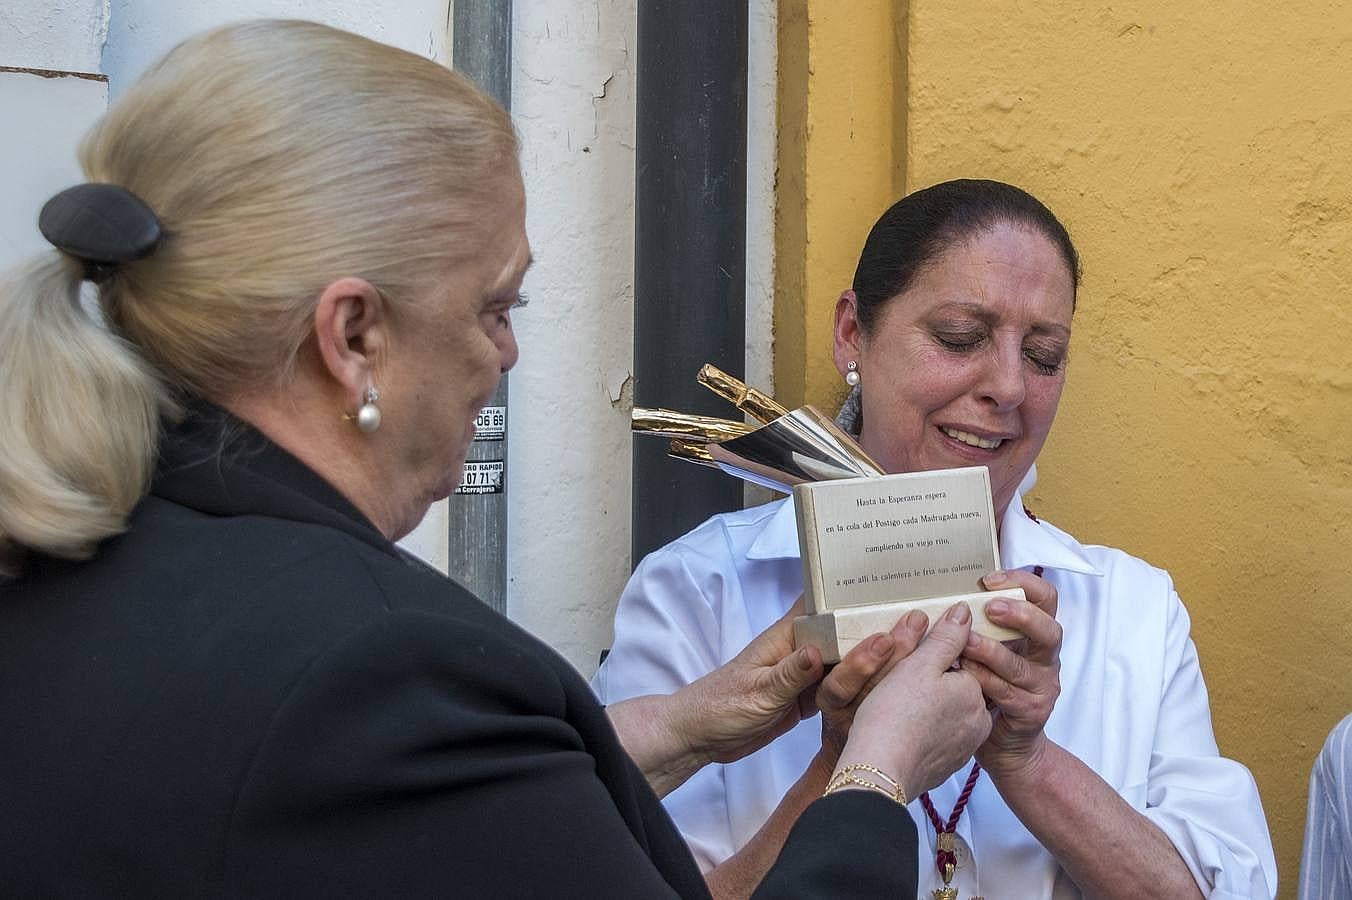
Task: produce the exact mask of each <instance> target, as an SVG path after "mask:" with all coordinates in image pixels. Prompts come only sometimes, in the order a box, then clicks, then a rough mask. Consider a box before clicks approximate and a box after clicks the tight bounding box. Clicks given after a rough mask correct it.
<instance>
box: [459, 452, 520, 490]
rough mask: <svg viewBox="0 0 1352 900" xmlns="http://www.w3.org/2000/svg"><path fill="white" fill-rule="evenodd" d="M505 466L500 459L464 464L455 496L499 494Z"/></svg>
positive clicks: (472, 461)
mask: <svg viewBox="0 0 1352 900" xmlns="http://www.w3.org/2000/svg"><path fill="white" fill-rule="evenodd" d="M506 468H507V465H506V463H504V462H503V461H502V460H500V459H480V460H471V461H469V462H466V463H465V472H464V474H463V475H462V476H461V478H460V486H459V487H458V488H456V489H455V492H456V493H457V494H501V493H502V481H503V473H504V472H505V471H506Z"/></svg>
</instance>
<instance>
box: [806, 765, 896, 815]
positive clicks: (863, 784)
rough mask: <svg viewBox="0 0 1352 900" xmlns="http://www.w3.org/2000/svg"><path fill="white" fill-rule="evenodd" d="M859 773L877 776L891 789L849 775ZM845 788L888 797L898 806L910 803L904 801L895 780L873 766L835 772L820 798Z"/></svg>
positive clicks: (857, 766)
mask: <svg viewBox="0 0 1352 900" xmlns="http://www.w3.org/2000/svg"><path fill="white" fill-rule="evenodd" d="M859 771H862V772H869V773H871V774H874V775H877V776H878V777H880V778H881V779H883V780H884V781H886V782H888V783H889V784H890V785H891V787H890V788H888V787H883V786H882V785H881V784H878V783H877V782H876V781H869V780H867V779H864V778H857V777H855V776H854V775H853V774H851V773H853V772H859ZM847 787H860V788H865V789H867V790H870V791H877V792H878V793H880V794H882V795H883V796H885V797H890V798H891V799H892V800H893V802H895V803H897V804H898V805H900V806H906V805H907V804H908V803H909V802H910V801H908V800H907V799H906V792H905V791H903V790H902V789H901V785H899V784H897V781H896V779H894V778H892V777H891V776H889V775H887V774H886V773H885V772H881V771H879V770H878V769H876V768H874V767H873V766H868V765H864V764H862V763H860V764H856V765H852V766H846V767H845V768H843V769H841V770H840V771H839V772H837V773H836V774H835V775H833V776H831V780H830V781H829V782H828V783H827V785H826V790H825V791H823V792H822V796H823V797H825V796H827V795H829V794H834V793H835V792H836V791H839V790H842V789H845V788H847Z"/></svg>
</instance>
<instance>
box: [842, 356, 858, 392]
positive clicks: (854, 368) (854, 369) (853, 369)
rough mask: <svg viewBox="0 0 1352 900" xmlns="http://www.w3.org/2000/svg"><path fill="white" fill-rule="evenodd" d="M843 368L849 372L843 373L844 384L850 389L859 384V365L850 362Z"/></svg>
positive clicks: (852, 361)
mask: <svg viewBox="0 0 1352 900" xmlns="http://www.w3.org/2000/svg"><path fill="white" fill-rule="evenodd" d="M845 368H846V369H848V370H849V371H848V372H846V373H845V383H846V384H848V385H849V386H850V387H854V386H855V385H857V384H859V363H857V362H855V361H854V360H850V361H849V362H848V363H846V364H845Z"/></svg>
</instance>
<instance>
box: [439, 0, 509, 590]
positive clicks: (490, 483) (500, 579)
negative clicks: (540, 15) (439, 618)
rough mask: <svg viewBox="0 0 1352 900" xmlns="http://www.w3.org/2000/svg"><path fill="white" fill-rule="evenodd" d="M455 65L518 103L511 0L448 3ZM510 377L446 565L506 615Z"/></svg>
mask: <svg viewBox="0 0 1352 900" xmlns="http://www.w3.org/2000/svg"><path fill="white" fill-rule="evenodd" d="M450 3H451V9H450V11H449V12H450V16H451V20H452V21H451V26H452V32H451V62H452V65H453V66H454V67H455V69H456V70H457V71H459V72H463V73H464V74H465V75H466V76H468V77H469V78H470V79H471V80H472V81H474V83H475V84H477V85H479V87H480V88H482V89H483V90H484V91H485V92H486V93H488V94H489V95H491V96H492V97H493V99H495V100H497V101H498V102H499V103H501V104H502V106H503V108H505V109H511V106H512V0H450ZM507 424H508V417H507V377H506V376H503V378H502V381H501V382H499V384H498V390H497V393H495V394H494V395H493V399H492V400H490V401H488V405H487V406H486V407H484V410H483V412H482V413H480V414H479V421H478V423H477V428H476V434H475V438H474V442H473V443H472V444H471V445H470V448H469V452H468V453H467V454H466V457H465V472H464V476H463V477H462V479H461V484H460V487H458V488H456V491H455V493H454V494H452V495H451V497H450V501H449V507H450V508H449V509H448V510H447V519H448V523H449V529H448V530H449V534H448V536H447V538H448V553H447V568H448V569H449V571H450V573H451V575H452V576H454V577H455V578H457V579H458V580H459V581H460V582H461V583H462V584H464V585H465V587H467V588H469V589H470V591H472V592H473V593H474V594H475V595H476V596H477V597H478V598H479V599H480V600H482V601H484V602H485V603H487V604H488V605H489V606H491V607H493V609H495V610H497V611H498V612H500V613H504V614H505V613H506V612H507Z"/></svg>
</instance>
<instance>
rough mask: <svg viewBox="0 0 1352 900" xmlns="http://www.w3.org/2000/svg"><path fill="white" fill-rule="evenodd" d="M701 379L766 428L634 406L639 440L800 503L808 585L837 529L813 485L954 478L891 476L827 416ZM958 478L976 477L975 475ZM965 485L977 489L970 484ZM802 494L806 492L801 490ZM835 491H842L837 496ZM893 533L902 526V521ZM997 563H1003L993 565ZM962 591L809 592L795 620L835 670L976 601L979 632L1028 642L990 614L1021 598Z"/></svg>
mask: <svg viewBox="0 0 1352 900" xmlns="http://www.w3.org/2000/svg"><path fill="white" fill-rule="evenodd" d="M697 380H698V381H699V383H700V384H702V385H704V386H705V387H707V388H709V389H710V390H712V391H713V392H714V393H716V394H718V395H719V396H720V397H723V398H724V399H725V400H727V401H728V402H730V403H732V404H733V405H734V406H736V407H737V408H738V409H739V410H741V411H742V412H744V413H746V414H747V415H748V416H750V417H752V418H754V419H756V420H758V421H759V422H760V423H761V424H760V425H751V424H747V423H745V422H738V421H735V420H732V419H719V418H715V417H711V416H696V415H690V414H687V413H680V412H674V411H672V410H665V409H644V408H641V407H635V408H634V410H633V413H632V417H631V424H632V428H633V430H634V431H635V432H637V433H639V434H647V435H655V436H658V437H665V438H669V439H670V440H671V447H670V455H671V456H673V457H675V458H677V459H683V460H685V461H687V462H693V463H697V464H699V465H703V466H710V467H715V468H718V469H721V470H723V471H724V472H727V473H728V474H729V475H735V476H736V477H738V478H741V479H743V480H744V481H749V482H752V483H753V484H758V485H761V486H763V487H768V488H770V489H771V490H775V491H780V492H782V493H786V494H788V493H792V494H794V495H795V509H796V512H797V515H798V530H799V536H800V541H799V543H800V546H801V547H802V549H803V566H804V576H805V583H807V584H808V585H809V586H812V585H814V584H816V585H822V584H823V581H822V578H821V570H822V569H823V568H824V566H823V564H822V561H821V559H820V546H821V544H820V542H819V541H818V540H817V537H818V530H819V529H826V528H828V527H829V526H827V525H826V524H825V523H819V522H818V521H817V517H816V516H815V515H814V514H813V512H812V509H813V504H812V502H811V499H810V498H808V497H807V496H806V495H804V494H803V493H802V492H804V491H812V492H813V493H814V494H815V493H816V489H815V488H814V487H813V485H821V486H822V487H823V488H824V487H825V485H824V484H823V483H824V482H836V481H842V480H845V479H867V480H868V481H869V483H868V484H860V485H859V487H860V489H862V492H863V493H877V491H878V488H881V487H883V486H882V485H877V486H876V487H875V486H874V485H873V481H872V480H873V479H879V478H886V479H888V480H889V481H899V480H905V479H907V478H912V477H914V478H920V477H925V478H930V479H934V478H942V477H945V475H946V474H947V473H923V474H917V475H916V476H905V475H903V476H889V475H887V473H886V472H884V471H883V468H882V467H881V466H880V465H878V463H876V462H875V461H874V460H873V459H871V458H870V457H869V455H868V454H867V453H865V452H864V449H863V448H862V447H860V446H859V444H858V443H856V442H855V440H854V439H853V438H852V437H850V436H849V435H848V434H846V433H845V432H844V431H843V430H841V429H840V427H839V426H837V425H836V423H835V422H834V421H833V420H832V419H831V418H830V417H828V416H826V415H823V414H822V413H821V412H820V411H819V410H817V409H815V408H813V407H811V406H804V407H801V408H799V409H795V410H787V409H785V408H784V407H783V406H781V405H780V404H778V403H776V402H775V400H774V399H773V398H772V397H770V396H768V395H767V394H764V393H762V392H761V391H758V390H756V389H755V388H753V387H749V386H748V385H746V384H744V383H743V382H741V381H739V380H738V379H736V378H734V377H732V376H731V375H729V374H728V373H726V372H723V371H721V370H720V369H717V368H715V367H714V366H711V365H706V366H704V367H703V368H702V369H700V372H699V375H698V379H697ZM954 471H956V472H964V471H965V472H968V473H970V472H971V471H972V470H954ZM981 474H982V477H983V479H984V478H985V471H984V469H983V470H981ZM949 477H957V476H952V475H950V476H949ZM965 480H967V481H970V480H971V479H970V476H967V477H966V479H965ZM982 483H983V484H987V485H988V481H984V480H983V482H982ZM795 486H798V490H797V491H795ZM841 488H842V489H846V486H845V485H841ZM831 490H832V491H833V492H834V491H836V489H835V488H832V489H831ZM982 499H983V500H984V504H985V507H984V508H985V510H986V513H985V515H986V516H987V518H988V524H989V525H990V540H989V542H988V543H987V544H986V548H985V551H984V556H983V560H984V561H985V562H986V563H988V564H990V568H994V567H995V566H997V565H998V553H996V552H995V545H994V525H993V522H989V519H990V518H993V513H991V512H990V511H989V510H990V493H989V488H988V487H987V488H986V490H985V494H984V498H982ZM864 502H868V503H872V502H873V501H864ZM974 508H975V507H974ZM805 511H806V512H805ZM879 524H883V523H881V522H880V523H879ZM893 524H900V522H899V520H898V521H897V522H894V523H893ZM830 533H831V534H832V536H831V537H830V538H829V543H830V544H831V546H833V547H840V546H841V544H840V540H841V539H840V537H839V536H838V534H836V532H835V529H834V528H831V532H830ZM977 543H978V544H979V543H980V541H978V542H977ZM861 547H863V545H862V544H861ZM868 549H873V548H868ZM846 552H848V550H847V551H846ZM992 556H994V557H995V558H994V559H992V558H991V557H992ZM846 558H848V557H846V556H836V557H831V558H829V560H828V561H835V562H838V561H841V560H844V559H846ZM867 558H868V560H869V561H870V562H874V561H883V560H884V555H883V554H879V553H871V554H869V555H868V557H867ZM936 565H937V564H936ZM989 570H990V569H989V568H988V569H986V571H989ZM883 574H884V575H888V574H890V573H887V572H884V573H883ZM984 574H985V571H982V572H976V573H974V574H973V576H972V584H971V587H977V586H978V585H977V584H976V583H975V580H976V579H977V578H979V576H980V575H984ZM874 581H877V578H874ZM960 590H961V591H962V592H961V593H955V592H954V591H953V590H951V589H950V590H945V591H944V592H943V593H944V594H945V596H938V597H936V596H928V597H919V598H916V597H909V598H908V599H904V600H896V599H895V598H896V597H897V596H903V597H906V596H907V594H906V593H905V592H904V591H901V590H899V591H898V593H895V594H892V595H891V596H890V597H888V598H887V600H888V602H876V601H877V598H872V597H871V598H868V599H867V602H851V601H849V600H848V599H846V598H844V597H843V596H842V598H841V600H840V602H839V603H837V602H836V601H834V600H833V599H832V597H831V592H830V591H828V590H826V589H821V590H816V591H814V590H808V591H807V595H808V602H809V609H810V611H811V613H812V614H810V615H806V616H801V617H799V618H798V619H796V620H795V621H794V640H795V643H796V644H797V645H798V646H803V645H805V644H812V645H814V646H816V647H818V648H819V649H820V650H821V651H822V657H823V659H824V660H825V661H827V662H835V661H837V660H839V659H840V657H841V655H843V654H845V653H848V652H849V650H850V649H851V648H852V647H854V646H855V645H856V644H857V643H859V641H861V640H863V639H864V638H866V637H868V636H869V635H871V634H874V633H876V632H879V631H887V630H889V629H890V628H891V627H892V626H893V625H895V624H896V622H897V621H898V620H899V619H900V618H901V617H902V616H903V615H905V614H906V613H907V612H909V611H910V610H912V609H921V610H923V611H924V612H925V613H926V615H928V616H929V617H930V620H931V622H933V621H934V619H935V618H936V617H937V616H938V615H940V614H942V613H943V611H944V610H946V609H947V608H948V607H949V606H951V605H952V604H953V603H955V602H958V601H959V600H961V601H965V602H967V603H968V604H969V605H970V606H971V608H972V621H973V630H975V631H978V632H981V633H983V634H987V635H989V636H990V637H993V638H995V639H997V640H1009V639H1010V638H1013V637H1018V636H1019V635H1018V634H1017V633H1016V632H1012V631H1010V630H1009V629H1006V628H1002V627H1000V626H998V625H995V624H994V623H992V622H990V621H989V620H988V619H987V618H986V615H985V606H986V603H987V602H989V601H990V600H993V599H995V598H996V597H1005V598H1014V597H1017V598H1019V599H1022V598H1023V591H1022V590H1020V589H1018V588H1014V589H1012V590H1003V591H972V590H970V588H967V587H965V586H964V587H963V588H960Z"/></svg>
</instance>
